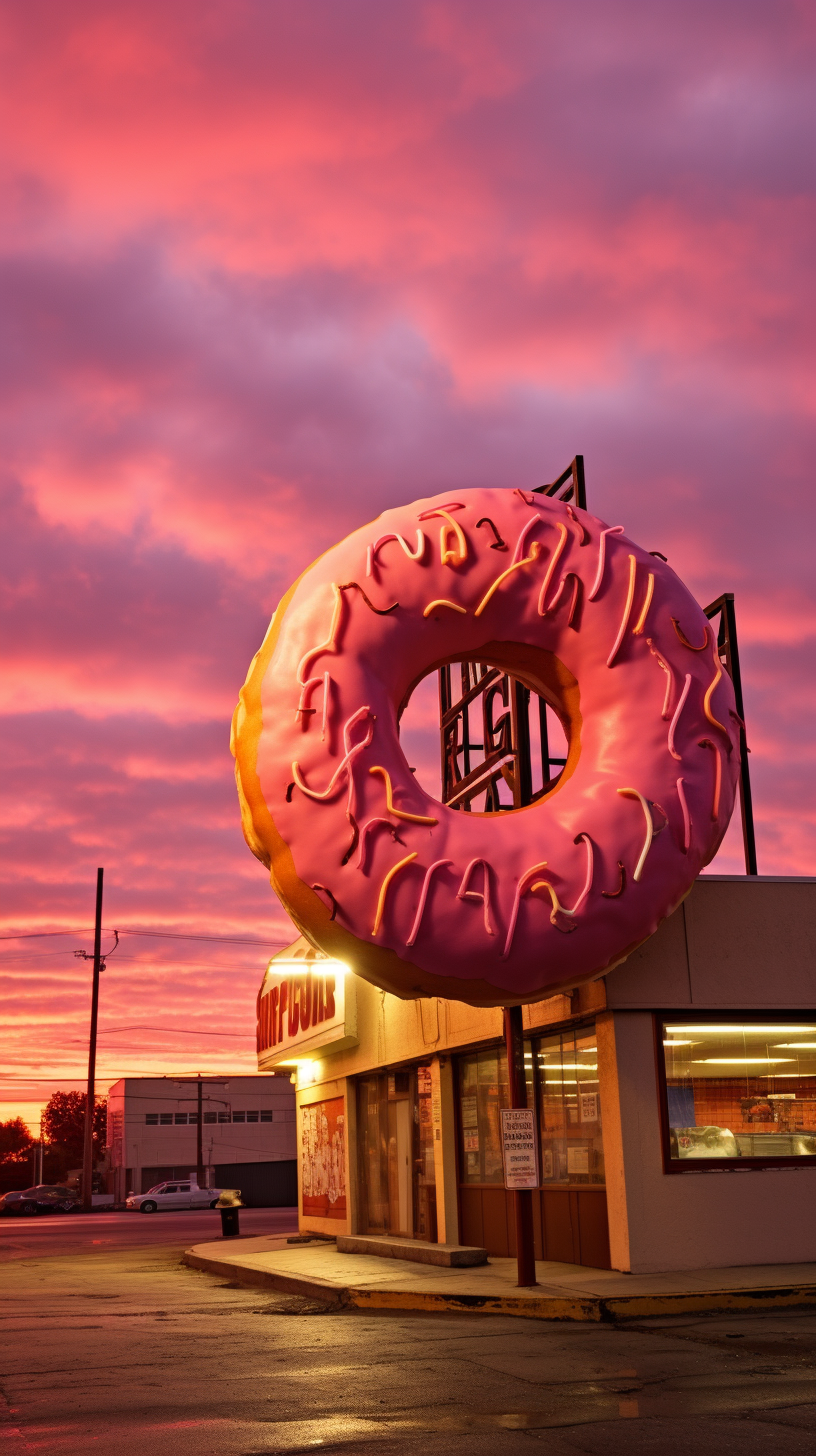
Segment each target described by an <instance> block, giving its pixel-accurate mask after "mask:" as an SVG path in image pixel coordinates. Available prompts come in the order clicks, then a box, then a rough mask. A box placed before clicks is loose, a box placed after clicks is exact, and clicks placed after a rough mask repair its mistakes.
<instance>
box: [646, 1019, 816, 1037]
mask: <svg viewBox="0 0 816 1456" xmlns="http://www.w3.org/2000/svg"><path fill="white" fill-rule="evenodd" d="M663 1029H664V1031H665V1033H666V1035H667V1036H700V1035H701V1034H702V1035H704V1036H759V1035H762V1036H785V1035H788V1036H807V1035H808V1034H809V1033H812V1032H816V1026H802V1025H801V1024H800V1025H799V1026H785V1025H781V1026H780V1024H779V1022H776V1023H775V1024H774V1025H773V1026H764V1025H763V1026H757V1025H752V1026H726V1025H725V1023H724V1022H718V1023H717V1024H716V1025H715V1026H702V1025H700V1024H699V1023H697V1024H695V1025H694V1026H664V1028H663Z"/></svg>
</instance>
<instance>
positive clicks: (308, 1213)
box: [300, 1097, 346, 1219]
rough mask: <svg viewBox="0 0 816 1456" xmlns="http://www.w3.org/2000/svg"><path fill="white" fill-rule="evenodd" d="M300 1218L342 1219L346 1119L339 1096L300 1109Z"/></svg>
mask: <svg viewBox="0 0 816 1456" xmlns="http://www.w3.org/2000/svg"><path fill="white" fill-rule="evenodd" d="M300 1166H301V1178H302V1192H303V1216H304V1218H338V1219H339V1218H343V1219H344V1218H345V1217H346V1118H345V1106H344V1102H343V1098H342V1097H332V1098H330V1099H329V1100H328V1101H326V1102H313V1103H312V1104H311V1106H310V1107H303V1108H301V1132H300Z"/></svg>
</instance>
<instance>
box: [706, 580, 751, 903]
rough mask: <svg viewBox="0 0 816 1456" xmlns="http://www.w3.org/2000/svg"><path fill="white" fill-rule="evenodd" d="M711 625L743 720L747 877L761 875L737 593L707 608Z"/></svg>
mask: <svg viewBox="0 0 816 1456" xmlns="http://www.w3.org/2000/svg"><path fill="white" fill-rule="evenodd" d="M705 614H706V616H707V617H708V620H709V622H714V621H715V620H716V618H717V617H719V625H718V627H717V652H718V654H719V658H720V661H721V662H722V665H723V667H724V668H725V670H726V672H727V673H728V676H729V677H730V679H731V681H732V683H733V685H734V698H735V699H736V704H737V712H738V713H739V716H740V724H739V747H740V779H739V790H740V812H741V815H742V847H743V852H744V854H745V873H746V875H755V874H756V873H757V855H756V838H755V835H754V806H753V800H752V798H751V773H750V769H749V767H748V742H747V739H746V734H745V709H744V707H743V703H742V674H741V672H740V659H739V643H738V642H737V617H736V612H735V611H734V593H733V592H723V594H722V596H721V597H717V600H716V601H714V602H711V603H710V605H709V606H707V607H706V608H705Z"/></svg>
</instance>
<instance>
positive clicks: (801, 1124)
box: [694, 1077, 816, 1133]
mask: <svg viewBox="0 0 816 1456" xmlns="http://www.w3.org/2000/svg"><path fill="white" fill-rule="evenodd" d="M783 1090H784V1091H787V1090H789V1089H787V1088H783V1087H779V1088H776V1089H775V1090H774V1091H770V1092H769V1090H768V1083H767V1080H763V1079H762V1078H761V1077H748V1078H741V1079H740V1083H739V1086H735V1085H734V1082H733V1080H732V1079H730V1078H722V1079H719V1078H713V1077H712V1078H710V1079H709V1078H706V1080H705V1081H702V1080H700V1081H699V1082H696V1083H695V1085H694V1112H695V1119H696V1122H697V1126H698V1127H706V1126H711V1127H727V1128H729V1129H730V1131H731V1132H733V1133H742V1132H744V1133H751V1132H762V1131H763V1130H764V1131H766V1132H782V1131H785V1132H787V1131H790V1132H796V1131H799V1130H804V1131H805V1132H810V1131H812V1132H816V1077H802V1078H797V1085H796V1093H795V1097H794V1098H790V1097H780V1095H779V1094H780V1092H782V1091H783ZM790 1090H792V1089H790ZM753 1099H756V1101H757V1105H756V1106H755V1107H754V1108H753V1109H751V1108H748V1107H745V1106H744V1104H745V1103H746V1102H748V1101H750V1100H753ZM775 1099H776V1100H775ZM766 1102H767V1103H768V1104H769V1107H770V1110H771V1111H772V1112H773V1113H774V1117H773V1118H770V1117H768V1116H767V1110H768V1109H767V1108H763V1106H762V1104H763V1103H766ZM763 1112H764V1113H765V1115H764V1116H763V1115H762V1114H763ZM752 1113H753V1115H752Z"/></svg>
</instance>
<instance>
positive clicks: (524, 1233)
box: [504, 1006, 536, 1289]
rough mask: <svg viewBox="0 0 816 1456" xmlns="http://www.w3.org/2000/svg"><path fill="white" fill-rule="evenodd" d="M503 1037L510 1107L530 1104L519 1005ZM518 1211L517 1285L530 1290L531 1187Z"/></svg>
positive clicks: (516, 1198) (521, 1192)
mask: <svg viewBox="0 0 816 1456" xmlns="http://www.w3.org/2000/svg"><path fill="white" fill-rule="evenodd" d="M504 1039H505V1042H506V1045H507V1077H508V1083H509V1088H508V1090H509V1093H510V1106H511V1107H512V1108H516V1107H526V1106H527V1084H526V1081H525V1077H524V1022H523V1020H522V1014H521V1007H520V1006H505V1008H504ZM513 1202H514V1204H515V1213H516V1257H517V1260H518V1286H519V1288H520V1289H529V1288H531V1287H532V1286H533V1285H534V1284H535V1283H536V1272H535V1243H534V1241H533V1193H532V1189H530V1188H525V1189H516V1191H515V1192H514V1194H513Z"/></svg>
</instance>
